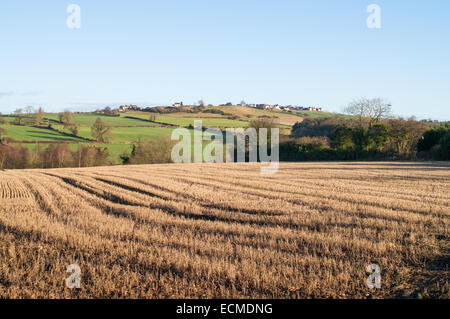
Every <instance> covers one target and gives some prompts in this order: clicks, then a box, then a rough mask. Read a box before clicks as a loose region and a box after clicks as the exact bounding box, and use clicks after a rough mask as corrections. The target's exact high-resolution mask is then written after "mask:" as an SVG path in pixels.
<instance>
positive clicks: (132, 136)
mask: <svg viewBox="0 0 450 319" xmlns="http://www.w3.org/2000/svg"><path fill="white" fill-rule="evenodd" d="M54 127H55V128H56V129H58V130H64V128H63V126H62V125H54ZM173 129H174V128H168V127H114V128H112V139H111V140H110V143H127V142H130V143H131V142H135V141H138V140H140V139H141V140H145V141H149V140H153V139H155V138H157V137H158V136H161V135H169V136H170V134H171V133H172V130H173ZM78 136H80V137H83V138H87V139H92V134H91V128H90V127H88V126H81V127H80V131H79V133H78Z"/></svg>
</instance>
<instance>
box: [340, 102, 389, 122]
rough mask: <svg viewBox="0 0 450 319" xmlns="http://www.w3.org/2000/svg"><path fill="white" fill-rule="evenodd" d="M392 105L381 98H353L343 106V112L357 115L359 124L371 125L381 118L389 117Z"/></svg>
mask: <svg viewBox="0 0 450 319" xmlns="http://www.w3.org/2000/svg"><path fill="white" fill-rule="evenodd" d="M391 107H392V105H391V104H390V103H388V102H386V101H385V100H383V99H381V98H374V99H367V98H364V97H363V98H358V99H354V100H353V101H352V102H350V104H349V105H348V106H347V107H346V108H344V112H345V113H348V114H351V115H353V116H356V117H358V119H359V124H360V125H364V124H367V125H368V127H369V128H370V127H372V126H373V125H374V124H377V123H378V122H379V121H380V120H381V119H384V118H389V117H391V114H392V108H391Z"/></svg>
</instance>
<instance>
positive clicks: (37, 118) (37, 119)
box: [33, 107, 44, 126]
mask: <svg viewBox="0 0 450 319" xmlns="http://www.w3.org/2000/svg"><path fill="white" fill-rule="evenodd" d="M43 119H44V110H43V109H42V107H40V108H39V110H37V111H36V112H35V113H34V114H33V122H34V125H36V126H39V125H41V123H42V120H43Z"/></svg>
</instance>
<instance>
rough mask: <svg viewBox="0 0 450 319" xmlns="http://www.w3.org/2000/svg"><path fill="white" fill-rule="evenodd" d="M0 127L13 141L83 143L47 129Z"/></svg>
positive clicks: (16, 126)
mask: <svg viewBox="0 0 450 319" xmlns="http://www.w3.org/2000/svg"><path fill="white" fill-rule="evenodd" d="M0 127H1V128H3V129H5V130H6V132H7V134H6V136H7V137H9V138H11V139H13V140H14V141H21V142H23V141H29V142H34V141H53V142H83V139H80V138H76V137H72V136H66V135H64V134H61V133H59V132H55V131H53V130H50V129H48V128H41V127H31V126H18V125H0Z"/></svg>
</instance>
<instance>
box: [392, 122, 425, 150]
mask: <svg viewBox="0 0 450 319" xmlns="http://www.w3.org/2000/svg"><path fill="white" fill-rule="evenodd" d="M389 131H390V134H389V136H390V143H391V146H392V148H393V151H394V153H395V154H396V155H398V156H400V157H414V156H415V153H416V151H417V144H418V142H419V140H420V139H421V137H422V135H423V133H424V131H425V128H424V124H423V123H422V122H416V121H413V120H411V119H410V120H403V119H395V120H391V121H390V122H389Z"/></svg>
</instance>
